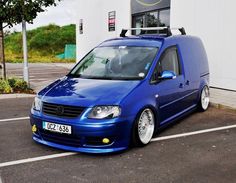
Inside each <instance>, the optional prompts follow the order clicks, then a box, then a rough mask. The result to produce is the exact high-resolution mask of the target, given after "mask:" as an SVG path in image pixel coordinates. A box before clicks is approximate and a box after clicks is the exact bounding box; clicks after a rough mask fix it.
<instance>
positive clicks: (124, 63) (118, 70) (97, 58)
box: [69, 46, 158, 80]
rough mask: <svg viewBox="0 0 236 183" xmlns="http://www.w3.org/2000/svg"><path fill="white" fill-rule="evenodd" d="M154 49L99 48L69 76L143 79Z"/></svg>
mask: <svg viewBox="0 0 236 183" xmlns="http://www.w3.org/2000/svg"><path fill="white" fill-rule="evenodd" d="M157 51H158V48H155V47H128V46H119V47H99V48H95V49H94V50H93V51H91V52H90V53H89V54H88V55H87V56H86V57H85V58H83V59H82V60H81V61H80V63H79V64H78V65H77V66H76V67H75V68H74V69H73V70H72V71H71V73H70V74H69V75H70V76H74V77H81V78H91V79H119V80H133V79H135V80H140V79H143V78H144V77H145V76H146V74H147V73H148V70H149V68H150V66H151V64H152V61H153V60H154V58H155V56H156V54H157Z"/></svg>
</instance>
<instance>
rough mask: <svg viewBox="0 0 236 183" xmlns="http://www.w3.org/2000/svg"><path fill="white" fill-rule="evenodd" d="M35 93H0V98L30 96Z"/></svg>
mask: <svg viewBox="0 0 236 183" xmlns="http://www.w3.org/2000/svg"><path fill="white" fill-rule="evenodd" d="M35 96H36V95H33V94H22V93H18V94H1V95H0V100H1V99H14V98H30V97H35Z"/></svg>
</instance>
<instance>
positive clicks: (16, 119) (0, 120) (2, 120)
mask: <svg viewBox="0 0 236 183" xmlns="http://www.w3.org/2000/svg"><path fill="white" fill-rule="evenodd" d="M26 119H30V118H29V117H21V118H10V119H0V122H8V121H19V120H26Z"/></svg>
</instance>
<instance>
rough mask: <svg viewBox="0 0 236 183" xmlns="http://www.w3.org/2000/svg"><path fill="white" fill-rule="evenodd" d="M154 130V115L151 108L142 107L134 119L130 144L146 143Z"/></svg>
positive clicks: (138, 145) (139, 144) (140, 145)
mask: <svg viewBox="0 0 236 183" xmlns="http://www.w3.org/2000/svg"><path fill="white" fill-rule="evenodd" d="M154 131H155V116H154V114H153V112H152V110H151V109H149V108H145V109H143V110H142V111H141V112H140V113H139V115H138V117H137V118H136V120H135V123H134V125H133V129H132V145H133V146H136V147H143V146H145V145H147V144H148V143H149V142H150V141H151V139H152V136H153V134H154Z"/></svg>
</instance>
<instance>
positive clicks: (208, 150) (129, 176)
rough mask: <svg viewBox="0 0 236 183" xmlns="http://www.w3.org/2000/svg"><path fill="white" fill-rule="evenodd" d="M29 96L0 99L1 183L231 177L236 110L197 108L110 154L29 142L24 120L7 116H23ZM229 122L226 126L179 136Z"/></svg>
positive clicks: (235, 162)
mask: <svg viewBox="0 0 236 183" xmlns="http://www.w3.org/2000/svg"><path fill="white" fill-rule="evenodd" d="M32 100H33V98H22V99H20V98H19V99H2V100H0V177H1V178H0V182H1V181H2V182H3V183H8V182H40V183H41V182H181V183H182V182H219V183H222V182H235V181H236V158H235V157H236V140H235V139H236V128H234V127H235V125H236V113H235V112H232V111H226V110H219V109H215V108H210V109H209V110H208V111H207V112H205V113H198V112H196V113H194V114H192V115H190V116H188V117H187V118H185V119H183V120H181V121H180V122H179V123H176V124H175V125H173V126H171V127H170V128H168V129H166V130H165V131H163V132H162V133H160V134H159V135H158V136H157V139H156V140H158V141H153V142H152V143H151V144H150V145H148V146H146V147H144V148H133V149H129V150H127V151H125V152H122V153H118V154H109V155H89V154H81V153H75V154H72V153H70V154H68V153H67V152H66V153H67V154H65V152H64V151H61V150H57V149H53V148H49V147H46V146H42V145H39V144H36V143H35V142H33V141H32V140H31V127H30V125H29V120H28V119H27V118H22V119H18V120H17V119H13V120H7V119H12V118H21V117H27V116H28V113H29V109H30V107H31V103H32ZM231 125H234V126H232V127H230V128H229V129H224V130H223V129H221V130H218V131H216V130H214V131H212V132H206V133H200V134H195V135H194V134H192V135H190V136H185V137H179V136H178V134H183V133H186V132H196V131H197V132H198V131H199V130H206V129H212V128H213V129H215V128H217V127H225V126H231ZM200 132H201V131H200ZM176 134H177V136H174V137H173V136H171V135H176ZM160 137H167V139H166V140H162V139H160ZM171 137H173V138H171ZM50 155H52V156H50ZM57 156H62V157H57ZM28 158H35V159H28ZM48 158H51V159H48ZM17 160H20V161H17ZM27 161H28V162H27ZM18 163H19V164H18ZM11 164H12V165H11Z"/></svg>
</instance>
